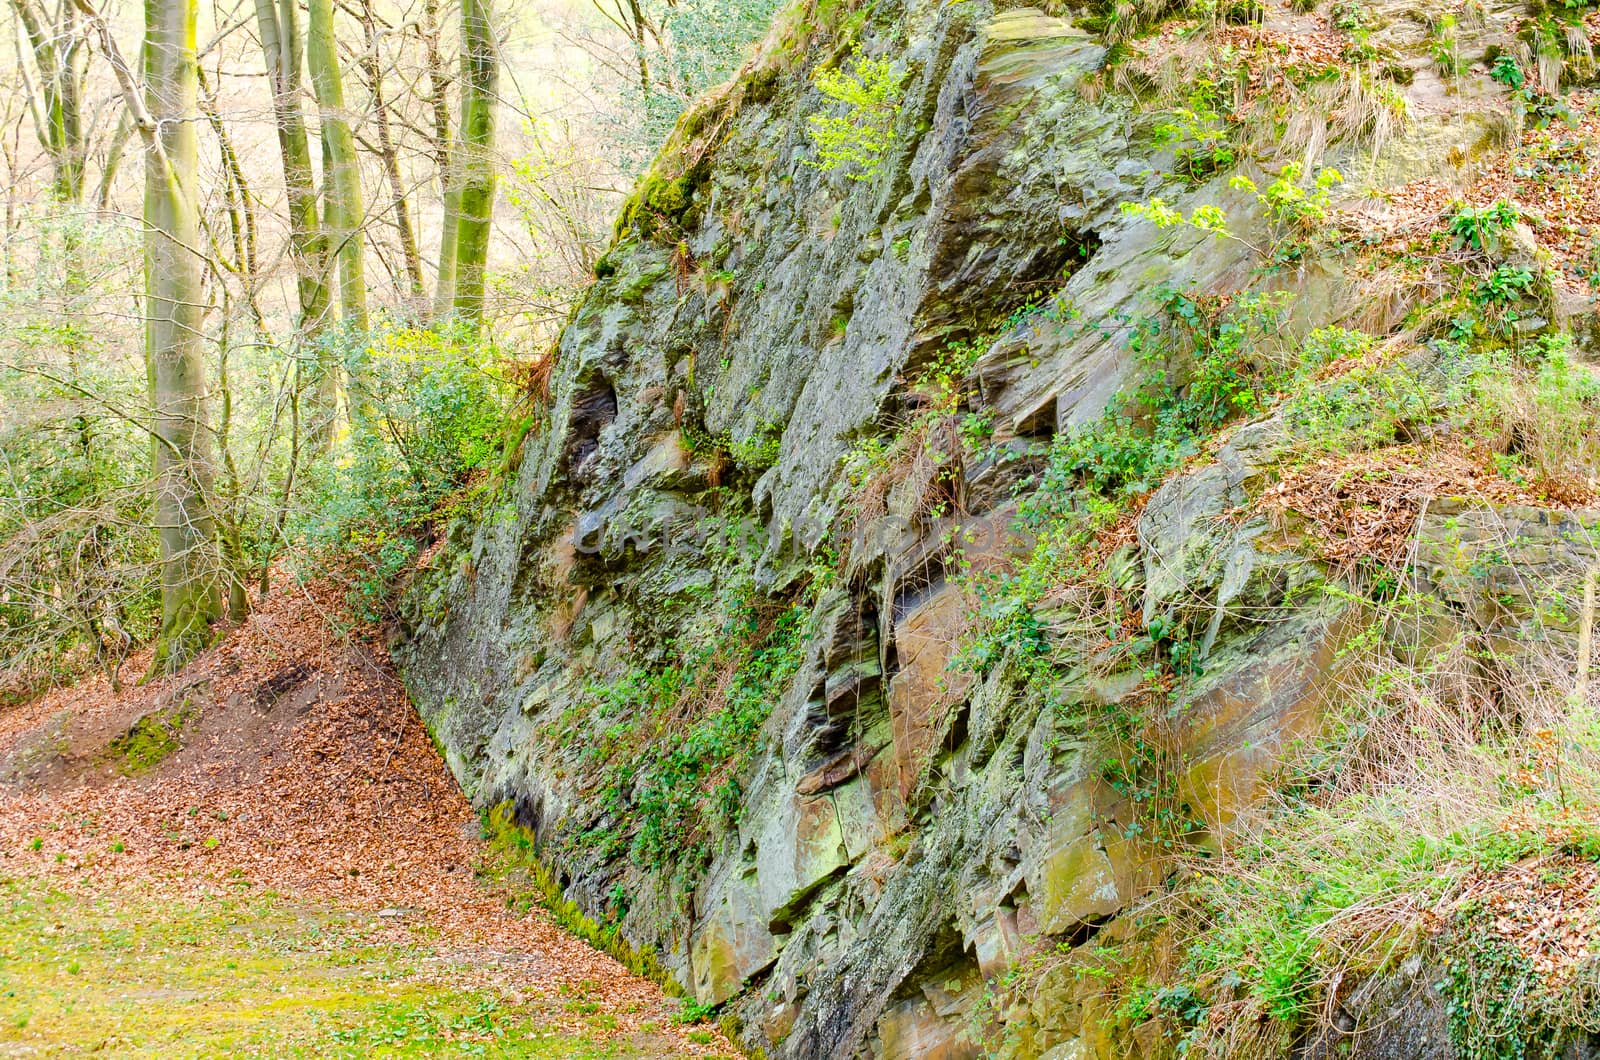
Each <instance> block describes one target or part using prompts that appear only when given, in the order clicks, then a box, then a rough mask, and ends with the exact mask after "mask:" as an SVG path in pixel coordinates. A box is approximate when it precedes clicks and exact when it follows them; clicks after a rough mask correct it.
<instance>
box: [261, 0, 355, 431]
mask: <svg viewBox="0 0 1600 1060" xmlns="http://www.w3.org/2000/svg"><path fill="white" fill-rule="evenodd" d="M297 10H298V5H297V4H296V3H295V0H256V25H257V27H258V28H259V30H260V33H261V49H262V52H263V54H264V55H265V58H266V63H267V77H268V80H269V81H270V82H271V87H272V116H273V123H274V124H275V125H276V126H277V130H278V149H279V154H280V155H281V156H282V158H283V185H284V191H285V194H286V196H287V198H288V202H289V253H290V256H291V257H292V258H293V260H294V267H295V275H296V278H297V286H298V294H299V301H300V322H299V332H300V338H301V341H303V342H308V343H313V344H314V343H315V341H316V339H317V336H318V335H320V334H321V333H322V329H323V327H324V326H325V325H326V323H327V318H328V308H329V303H330V300H331V299H330V297H329V294H328V244H327V240H326V239H325V238H324V236H323V233H322V225H321V222H320V221H318V219H317V188H316V181H315V178H314V177H313V175H312V170H311V143H310V139H309V138H308V137H307V135H306V122H305V115H304V113H303V112H302V111H301V109H300V94H301V91H302V85H301V80H300V25H299V17H298V13H297ZM307 374H309V375H312V376H313V377H314V378H313V379H312V381H311V386H310V389H309V398H310V400H309V402H308V406H309V407H308V408H307V416H306V418H307V419H308V420H309V421H310V423H309V431H308V435H309V437H308V440H307V444H308V445H309V447H310V448H311V449H312V450H313V451H314V452H322V451H325V450H326V449H327V448H328V446H329V445H330V444H331V443H332V440H333V423H334V419H335V416H336V413H337V411H338V401H339V366H338V364H337V362H336V361H335V360H334V358H333V353H332V351H331V350H328V349H326V348H319V350H318V364H317V371H316V372H314V373H307Z"/></svg>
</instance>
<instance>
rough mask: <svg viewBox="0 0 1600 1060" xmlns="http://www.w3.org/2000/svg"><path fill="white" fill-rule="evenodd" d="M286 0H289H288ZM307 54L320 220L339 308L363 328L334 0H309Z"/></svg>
mask: <svg viewBox="0 0 1600 1060" xmlns="http://www.w3.org/2000/svg"><path fill="white" fill-rule="evenodd" d="M286 2H287V0H286ZM307 11H308V13H309V14H308V22H309V27H308V28H309V33H308V36H307V42H306V58H307V60H308V61H309V65H310V67H311V88H312V91H313V92H314V93H315V94H316V97H317V111H318V113H319V115H320V118H321V123H322V164H323V181H322V201H323V210H322V226H323V229H324V230H325V231H326V232H327V236H328V244H329V249H330V251H331V252H332V254H333V256H334V260H336V261H337V262H338V263H339V309H340V312H341V314H342V315H343V317H344V320H345V323H346V324H348V325H349V326H350V327H351V328H352V329H353V330H354V331H355V332H356V333H357V334H358V335H360V334H362V333H364V332H365V331H366V330H367V278H366V240H365V239H364V238H363V236H362V233H361V225H362V222H363V220H364V214H365V209H364V208H363V206H362V202H361V168H360V161H359V159H358V158H357V157H356V141H355V137H354V136H353V135H352V134H351V132H350V119H349V113H350V112H349V111H348V110H346V109H345V104H344V77H343V75H342V74H341V73H340V70H339V44H338V38H337V37H335V36H334V30H333V0H308V4H307Z"/></svg>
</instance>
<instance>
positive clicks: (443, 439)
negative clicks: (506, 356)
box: [288, 326, 503, 620]
mask: <svg viewBox="0 0 1600 1060" xmlns="http://www.w3.org/2000/svg"><path fill="white" fill-rule="evenodd" d="M326 341H329V342H331V343H334V344H336V346H337V348H338V352H339V353H340V354H341V356H342V359H343V360H344V361H345V362H347V363H348V364H350V365H351V366H352V367H354V368H355V369H356V377H357V378H358V379H359V380H360V381H361V382H360V384H359V386H358V387H356V388H355V389H354V390H353V391H352V394H351V401H350V403H351V417H350V419H351V426H350V434H349V437H348V439H347V440H346V446H345V448H344V449H343V450H342V451H341V452H340V453H338V454H337V459H334V460H329V461H324V462H321V463H319V464H315V465H313V466H312V467H311V468H310V469H308V471H307V475H306V485H305V488H304V491H303V493H302V495H301V500H300V504H299V506H298V508H297V510H296V512H295V513H294V515H293V516H292V518H291V520H290V523H289V528H288V529H289V537H290V540H291V541H292V542H294V543H295V544H296V545H297V546H298V547H299V550H300V560H301V565H302V572H303V573H309V572H311V571H316V572H337V573H339V574H341V575H342V576H343V577H345V578H346V579H347V580H348V581H349V583H350V586H351V590H352V593H351V595H352V603H353V604H354V605H355V608H356V612H357V615H358V617H361V618H363V619H368V620H371V619H376V618H378V617H381V616H382V615H383V614H384V613H385V612H386V608H387V606H388V597H389V590H390V585H391V583H392V581H393V579H394V577H395V576H396V575H397V574H398V573H399V572H400V571H401V570H402V569H404V568H405V567H406V565H407V564H409V563H410V562H411V560H412V559H413V557H414V556H415V555H416V551H417V531H418V530H419V529H420V528H421V527H422V526H423V525H424V524H425V523H426V522H428V520H429V519H431V518H433V517H434V516H435V514H436V513H437V511H438V509H439V508H440V505H441V504H442V503H443V502H445V500H446V498H447V497H448V496H449V495H450V494H451V493H452V492H454V491H456V490H458V489H460V488H461V487H462V486H463V485H464V484H466V483H467V481H468V479H469V477H470V476H472V475H473V473H474V472H477V471H479V470H480V469H484V468H486V467H488V466H489V464H490V462H491V461H492V460H493V458H494V456H495V454H496V452H497V446H498V443H499V437H500V430H499V427H500V419H501V414H502V411H503V410H502V393H501V389H502V388H501V386H500V382H499V380H498V378H497V376H496V375H495V374H494V371H493V368H492V366H493V364H494V362H495V350H494V348H493V347H492V346H491V345H489V344H487V343H485V342H483V341H481V340H478V339H475V338H473V337H471V336H470V335H469V334H468V333H467V332H466V331H465V330H451V329H450V328H449V327H448V326H446V327H445V328H444V329H442V330H433V329H424V328H415V327H403V326H395V327H387V328H384V327H380V328H379V329H378V330H377V331H376V332H375V333H374V335H372V336H371V337H370V339H369V341H368V342H367V343H364V344H353V343H351V342H350V341H349V340H348V338H346V337H344V336H342V335H340V334H333V335H331V336H330V337H329V338H328V339H327V340H326Z"/></svg>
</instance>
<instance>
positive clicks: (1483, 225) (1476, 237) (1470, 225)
mask: <svg viewBox="0 0 1600 1060" xmlns="http://www.w3.org/2000/svg"><path fill="white" fill-rule="evenodd" d="M1521 219H1522V215H1521V214H1520V213H1519V212H1518V211H1517V208H1516V207H1515V206H1513V205H1512V204H1511V203H1509V202H1506V201H1505V200H1504V199H1498V200H1496V201H1495V202H1493V203H1490V204H1489V205H1488V206H1478V207H1473V206H1467V205H1465V204H1459V205H1457V206H1456V209H1455V212H1454V213H1453V214H1451V215H1450V226H1449V232H1450V235H1451V236H1452V237H1453V238H1454V240H1455V242H1456V245H1457V246H1459V247H1471V248H1472V249H1473V250H1478V251H1483V250H1488V249H1489V248H1490V247H1491V246H1493V245H1494V244H1495V242H1496V241H1497V240H1498V238H1499V235H1500V233H1502V232H1507V231H1510V229H1511V228H1512V227H1514V226H1515V225H1516V223H1517V222H1518V221H1520V220H1521Z"/></svg>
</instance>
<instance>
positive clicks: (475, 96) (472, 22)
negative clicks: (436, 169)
mask: <svg viewBox="0 0 1600 1060" xmlns="http://www.w3.org/2000/svg"><path fill="white" fill-rule="evenodd" d="M489 5H490V0H462V3H461V131H460V134H459V135H458V137H457V140H456V149H455V152H454V155H455V157H454V160H453V161H454V165H453V167H452V168H453V170H454V177H455V180H454V184H455V187H454V188H453V189H452V196H453V198H454V205H455V209H456V224H455V245H454V246H453V247H449V248H444V249H442V250H441V253H440V262H441V265H440V269H439V276H440V281H441V293H442V291H443V279H444V275H445V268H444V265H443V264H442V263H443V262H444V260H445V253H444V250H446V249H447V250H449V251H450V255H449V256H450V261H451V270H450V271H451V274H452V276H453V278H454V291H453V293H452V295H451V299H450V303H451V308H452V309H453V310H454V311H455V313H456V315H457V316H459V317H461V318H462V319H463V320H465V321H467V322H468V323H470V324H472V325H473V326H477V325H479V324H481V323H482V322H483V295H484V280H485V270H486V266H487V263H488V256H489V230H490V222H491V220H492V215H493V213H494V188H495V162H494V115H495V104H496V97H495V93H496V90H497V86H498V81H499V74H500V67H499V55H498V50H497V48H496V42H495V38H494V26H493V23H492V16H491V12H490V6H489ZM446 208H447V210H448V208H449V207H448V204H447V207H446Z"/></svg>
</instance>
